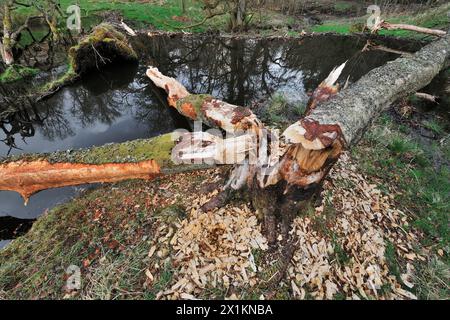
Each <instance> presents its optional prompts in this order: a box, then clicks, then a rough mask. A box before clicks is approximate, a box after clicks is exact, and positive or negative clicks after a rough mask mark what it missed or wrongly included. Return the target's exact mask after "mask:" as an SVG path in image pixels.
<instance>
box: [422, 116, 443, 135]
mask: <svg viewBox="0 0 450 320" xmlns="http://www.w3.org/2000/svg"><path fill="white" fill-rule="evenodd" d="M423 126H424V127H425V128H427V129H429V130H431V131H433V132H434V133H435V134H437V135H442V134H444V132H445V130H444V127H443V125H442V124H441V123H440V122H438V121H436V120H427V121H425V122H424V123H423Z"/></svg>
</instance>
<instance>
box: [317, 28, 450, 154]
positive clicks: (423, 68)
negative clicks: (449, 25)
mask: <svg viewBox="0 0 450 320" xmlns="http://www.w3.org/2000/svg"><path fill="white" fill-rule="evenodd" d="M449 58H450V35H448V34H447V35H446V36H445V37H443V38H442V39H440V40H437V41H435V42H432V43H430V44H428V45H427V46H425V47H424V48H423V49H422V50H420V51H418V52H417V53H415V54H414V55H412V56H406V57H401V58H398V59H396V60H394V61H391V62H389V63H387V64H385V65H383V66H381V67H379V68H377V69H374V70H372V71H370V72H369V73H368V74H366V75H365V76H363V77H362V78H361V79H360V80H358V81H357V82H356V83H354V84H353V85H351V86H350V87H349V88H348V89H346V90H343V91H341V92H340V93H339V94H338V95H337V96H336V97H335V98H334V99H331V100H330V101H328V102H326V103H324V104H322V105H320V106H319V107H318V108H316V109H315V110H313V111H312V112H311V114H310V115H309V117H310V118H312V119H314V120H317V121H319V122H320V123H321V124H338V125H339V126H340V127H341V130H342V133H343V135H344V138H345V140H346V141H347V143H348V144H350V145H351V144H354V143H356V142H357V141H358V140H359V139H360V138H361V136H362V135H363V133H364V131H365V129H366V128H367V126H368V125H369V124H370V123H371V121H372V120H373V119H375V118H376V117H377V116H378V115H379V114H380V113H381V112H382V111H383V110H385V109H386V108H388V107H389V105H390V104H391V103H393V102H394V101H396V100H397V99H399V98H402V97H404V96H407V95H409V94H412V93H414V92H416V91H417V90H419V89H421V88H423V87H425V86H426V85H427V84H429V83H430V82H431V80H432V79H433V78H434V77H435V76H436V75H437V74H438V73H439V71H440V70H441V69H443V68H444V67H445V64H446V60H447V59H449Z"/></svg>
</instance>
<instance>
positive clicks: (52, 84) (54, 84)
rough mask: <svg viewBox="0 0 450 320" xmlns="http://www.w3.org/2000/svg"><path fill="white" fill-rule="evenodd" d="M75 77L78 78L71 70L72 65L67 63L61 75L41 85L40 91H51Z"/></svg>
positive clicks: (70, 81) (72, 80) (68, 82)
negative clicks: (67, 65) (66, 67)
mask: <svg viewBox="0 0 450 320" xmlns="http://www.w3.org/2000/svg"><path fill="white" fill-rule="evenodd" d="M76 79H78V75H77V74H76V73H75V72H74V71H73V68H72V66H71V65H69V67H68V69H67V71H66V72H65V73H64V74H63V75H62V76H60V77H59V78H57V79H56V80H53V81H50V82H48V83H46V84H45V85H43V86H42V88H41V90H40V91H41V92H43V93H46V92H52V91H55V90H56V89H57V88H60V87H63V86H65V85H67V84H70V83H72V82H74V81H75V80H76Z"/></svg>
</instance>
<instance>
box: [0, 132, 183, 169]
mask: <svg viewBox="0 0 450 320" xmlns="http://www.w3.org/2000/svg"><path fill="white" fill-rule="evenodd" d="M174 145H175V142H174V141H172V134H171V133H168V134H164V135H161V136H158V137H154V138H151V139H140V140H133V141H129V142H123V143H114V144H107V145H104V146H101V147H92V148H89V149H80V150H73V151H70V150H69V151H65V152H64V151H62V152H53V153H49V154H23V155H19V156H11V157H7V158H3V161H1V159H0V163H1V162H3V163H6V162H11V161H18V160H27V161H32V160H38V159H47V160H48V161H50V162H51V163H58V162H71V163H75V162H76V163H87V164H104V163H123V162H138V161H145V160H151V159H153V160H156V161H157V162H158V163H161V164H163V165H167V166H170V164H171V160H170V156H171V150H172V148H173V147H174Z"/></svg>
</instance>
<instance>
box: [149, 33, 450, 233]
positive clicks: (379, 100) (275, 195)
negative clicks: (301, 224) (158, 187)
mask: <svg viewBox="0 0 450 320" xmlns="http://www.w3.org/2000/svg"><path fill="white" fill-rule="evenodd" d="M449 55H450V36H448V35H447V36H445V37H443V38H442V39H441V40H438V41H436V42H433V43H431V44H429V45H428V46H426V47H424V48H423V49H422V50H420V51H419V52H417V53H416V54H414V55H411V56H405V57H401V58H399V59H397V60H395V61H392V62H390V63H388V64H386V65H384V66H382V67H380V68H377V69H374V70H372V71H371V72H369V73H368V74H367V75H365V76H364V77H362V78H361V79H360V80H359V81H358V82H357V83H355V84H353V85H352V86H350V87H349V88H348V89H346V90H344V91H342V92H341V93H339V94H338V95H337V96H335V97H334V98H333V99H329V98H330V97H331V96H333V94H335V93H336V91H337V90H335V87H332V86H330V85H328V86H327V88H326V89H325V90H324V88H321V86H319V88H318V90H316V93H320V92H324V93H325V95H323V94H322V95H319V96H322V97H324V96H325V97H326V98H325V99H317V97H316V101H313V102H312V103H311V102H310V103H308V109H307V115H306V117H304V118H302V119H300V120H299V121H298V122H296V123H294V124H293V125H291V126H290V127H289V128H288V129H287V130H286V131H285V132H284V134H283V135H284V137H285V138H286V142H287V143H288V147H287V150H286V152H285V153H284V155H283V156H282V157H281V159H280V161H279V162H277V163H275V164H271V163H270V161H269V164H268V163H267V162H264V163H263V164H256V165H249V164H248V163H247V162H243V163H240V164H238V165H237V167H236V168H235V170H234V173H233V174H232V176H231V178H230V180H232V182H231V183H229V184H231V185H234V186H235V188H236V189H237V188H239V187H242V186H244V185H247V186H248V187H249V190H250V194H251V195H252V202H253V206H254V207H255V208H256V209H257V210H259V211H260V212H261V213H263V216H264V220H265V224H266V228H265V229H266V234H267V233H269V235H268V240H269V242H274V241H275V231H274V230H275V229H276V228H275V226H276V221H279V220H282V221H283V223H282V224H281V225H282V226H283V227H284V230H283V231H284V233H287V230H288V228H289V225H290V222H291V220H292V218H293V217H294V216H295V214H297V213H298V212H299V210H301V209H302V208H304V207H306V206H309V205H311V201H312V200H314V197H315V196H317V195H318V194H319V191H320V190H321V186H322V182H323V180H324V178H325V177H326V175H327V174H328V172H329V170H330V169H331V167H332V166H333V164H334V163H335V162H336V161H337V160H338V158H339V156H340V154H341V153H342V152H343V150H345V149H347V148H349V147H350V146H351V145H353V144H355V143H356V142H357V141H358V140H359V139H360V138H361V136H362V135H363V134H364V132H365V130H366V129H367V127H368V126H369V125H370V123H371V122H372V121H373V120H374V119H376V118H377V116H378V115H379V114H380V113H381V112H382V111H383V110H385V109H386V108H387V107H388V106H389V105H390V104H391V103H393V102H394V101H396V100H397V99H399V98H401V97H403V96H407V95H409V94H411V93H414V92H416V91H417V90H419V89H420V88H423V87H424V86H426V85H427V84H428V83H429V82H431V80H432V79H433V78H434V76H436V75H437V74H438V73H439V71H440V70H441V69H442V68H443V67H444V65H445V62H446V59H448V58H449ZM147 75H148V76H149V77H150V79H151V80H152V81H153V82H154V83H155V84H156V85H157V86H159V87H161V88H164V89H165V90H166V92H167V93H168V101H169V104H170V105H171V106H173V107H176V108H177V110H178V111H179V112H180V113H181V114H183V115H185V116H187V117H189V118H191V119H204V120H206V122H207V123H208V124H210V125H214V126H216V127H220V128H222V129H224V130H225V131H233V130H235V129H236V125H237V124H239V125H238V127H239V128H241V129H242V128H244V129H245V127H246V126H242V124H243V123H247V124H248V126H247V129H250V130H255V128H257V130H262V129H263V126H262V124H260V123H259V121H258V120H257V119H255V117H254V115H253V114H252V113H251V112H250V111H248V110H245V112H244V111H243V110H241V112H237V110H239V109H238V107H236V106H230V105H228V104H226V103H224V102H221V101H218V100H215V99H213V98H212V97H210V96H204V95H190V94H189V93H188V92H187V91H186V90H185V88H184V87H183V86H182V85H181V84H179V83H177V82H176V81H175V80H174V79H172V78H168V77H165V76H163V75H161V74H160V73H159V72H158V71H157V70H156V69H154V68H150V69H149V70H148V72H147ZM334 78H335V75H333V73H332V74H330V77H329V79H333V80H334V81H335V80H336V79H334ZM327 80H328V78H327ZM334 81H333V83H334ZM326 82H327V81H324V83H325V84H326ZM180 92H181V93H182V94H181V95H182V96H183V97H182V98H181V99H179V96H180V95H179V93H180ZM328 93H329V94H328ZM314 96H315V95H313V97H314ZM193 97H195V103H191V101H192V99H193ZM326 100H328V101H326ZM186 102H187V103H186ZM224 106H226V108H225V109H224V108H223V107H224ZM216 110H217V111H216ZM224 110H229V112H224ZM217 112H218V113H217ZM217 114H220V117H217V116H216V117H213V119H211V117H210V115H217ZM236 114H241V115H245V116H243V117H242V116H240V117H236V120H237V121H232V120H233V119H234V116H235V115H236ZM208 115H209V116H208ZM249 119H251V121H249ZM211 120H213V121H211ZM263 143H267V141H265V140H264V139H262V138H261V136H259V137H258V139H257V141H256V146H253V147H252V148H250V150H251V151H253V152H255V150H256V153H257V155H258V157H259V156H261V152H260V149H263ZM264 157H265V158H267V157H268V156H267V155H264ZM269 157H270V155H269ZM242 182H247V183H246V184H245V183H242ZM208 208H210V207H208Z"/></svg>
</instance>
